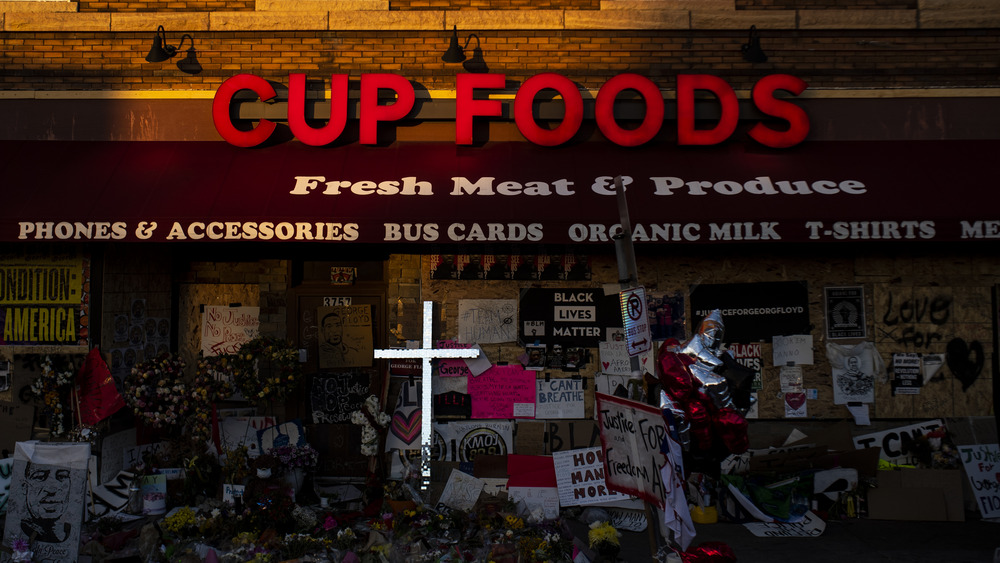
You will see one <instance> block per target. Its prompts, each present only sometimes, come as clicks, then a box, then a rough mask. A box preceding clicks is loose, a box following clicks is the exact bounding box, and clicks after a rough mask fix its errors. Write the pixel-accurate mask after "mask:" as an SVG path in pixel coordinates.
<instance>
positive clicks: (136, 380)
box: [123, 354, 195, 428]
mask: <svg viewBox="0 0 1000 563" xmlns="http://www.w3.org/2000/svg"><path fill="white" fill-rule="evenodd" d="M185 367H186V365H185V363H184V360H183V359H182V358H181V357H180V356H174V355H171V354H164V355H162V356H160V357H158V358H157V359H155V360H150V361H145V362H142V363H140V364H138V365H136V366H135V367H133V368H132V373H131V374H130V375H129V376H128V377H126V378H125V381H124V382H123V387H124V389H125V393H124V395H125V402H126V403H127V404H128V406H129V407H131V408H132V412H134V413H135V415H136V417H138V418H139V419H140V420H142V421H143V422H145V423H146V424H149V425H150V426H152V427H153V428H181V427H183V425H184V424H185V422H187V418H188V416H189V415H190V414H191V412H192V410H193V408H194V404H195V401H194V400H193V397H192V395H191V392H190V391H189V390H188V387H187V385H186V384H185V383H184V368H185Z"/></svg>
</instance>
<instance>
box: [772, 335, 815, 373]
mask: <svg viewBox="0 0 1000 563" xmlns="http://www.w3.org/2000/svg"><path fill="white" fill-rule="evenodd" d="M771 346H772V348H771V354H772V358H771V359H772V360H773V361H774V365H775V366H801V365H812V364H813V363H814V362H813V337H812V335H811V334H793V335H791V336H777V335H776V336H774V337H773V338H772V340H771Z"/></svg>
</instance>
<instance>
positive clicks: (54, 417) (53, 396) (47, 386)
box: [31, 356, 73, 436]
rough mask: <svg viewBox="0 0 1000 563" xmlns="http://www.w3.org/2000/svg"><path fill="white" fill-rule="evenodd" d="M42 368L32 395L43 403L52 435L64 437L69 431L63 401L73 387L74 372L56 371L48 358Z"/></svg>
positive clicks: (32, 389)
mask: <svg viewBox="0 0 1000 563" xmlns="http://www.w3.org/2000/svg"><path fill="white" fill-rule="evenodd" d="M41 368H42V373H41V375H39V376H38V377H36V378H35V380H34V381H33V382H32V383H31V394H32V396H34V397H35V398H36V399H38V400H40V401H41V402H42V413H43V414H45V415H47V416H48V419H49V423H50V424H51V431H52V435H53V436H62V435H63V434H65V433H66V431H67V428H66V411H67V408H66V406H65V405H63V399H64V397H65V396H66V395H68V394H69V392H70V390H71V389H72V387H73V372H72V371H56V370H54V369H53V368H52V360H51V358H49V357H48V356H46V357H45V361H43V362H42V365H41Z"/></svg>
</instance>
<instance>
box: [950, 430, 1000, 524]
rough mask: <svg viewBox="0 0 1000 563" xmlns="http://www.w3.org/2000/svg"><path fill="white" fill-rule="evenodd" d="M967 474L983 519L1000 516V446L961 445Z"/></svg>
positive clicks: (960, 451) (960, 450)
mask: <svg viewBox="0 0 1000 563" xmlns="http://www.w3.org/2000/svg"><path fill="white" fill-rule="evenodd" d="M958 453H959V455H961V457H962V465H963V466H964V467H965V474H966V475H968V476H969V484H970V485H971V486H972V494H973V495H975V497H976V501H977V503H976V504H977V505H979V513H980V514H982V516H983V519H988V518H1000V446H998V445H997V444H976V445H974V446H959V447H958Z"/></svg>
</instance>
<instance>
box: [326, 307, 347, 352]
mask: <svg viewBox="0 0 1000 563" xmlns="http://www.w3.org/2000/svg"><path fill="white" fill-rule="evenodd" d="M323 339H324V340H326V341H327V342H328V343H330V344H333V345H334V346H336V345H338V344H340V342H341V341H342V340H343V339H344V321H343V319H341V318H340V315H338V314H337V313H330V314H329V315H327V316H325V317H323Z"/></svg>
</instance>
